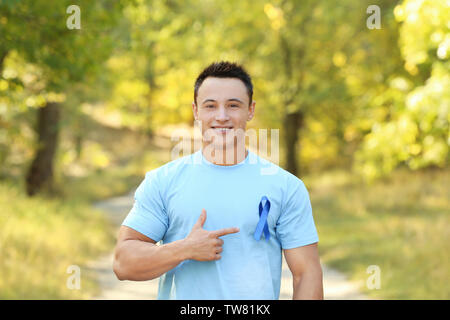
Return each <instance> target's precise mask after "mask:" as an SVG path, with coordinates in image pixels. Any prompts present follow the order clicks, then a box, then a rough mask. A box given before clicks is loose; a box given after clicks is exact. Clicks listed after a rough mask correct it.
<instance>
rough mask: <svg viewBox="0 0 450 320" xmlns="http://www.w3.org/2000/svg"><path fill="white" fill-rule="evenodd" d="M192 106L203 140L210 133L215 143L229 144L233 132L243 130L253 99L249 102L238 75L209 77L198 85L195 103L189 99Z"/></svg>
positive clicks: (253, 109) (248, 118) (251, 116)
mask: <svg viewBox="0 0 450 320" xmlns="http://www.w3.org/2000/svg"><path fill="white" fill-rule="evenodd" d="M192 109H193V111H194V118H195V120H198V121H201V124H202V136H203V137H204V138H205V139H206V140H209V138H210V137H213V138H212V139H214V144H215V145H216V146H219V145H218V144H219V143H220V144H221V145H223V146H224V147H225V146H230V147H232V146H233V145H234V134H233V133H236V134H238V132H239V131H240V130H238V129H241V130H242V131H241V132H243V133H245V128H246V124H247V121H249V120H251V119H252V118H253V114H254V111H255V102H253V101H252V103H251V104H250V105H249V96H248V93H247V88H246V86H245V84H244V83H243V82H242V81H241V80H240V79H238V78H213V77H209V78H206V79H205V80H204V81H203V83H202V84H201V86H200V88H199V89H198V93H197V104H195V103H192ZM228 130H230V131H228ZM205 133H206V134H205ZM214 136H216V137H218V138H219V139H217V138H216V137H214Z"/></svg>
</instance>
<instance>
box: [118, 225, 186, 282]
mask: <svg viewBox="0 0 450 320" xmlns="http://www.w3.org/2000/svg"><path fill="white" fill-rule="evenodd" d="M186 249H187V248H186V245H185V242H184V241H183V240H178V241H174V242H171V243H168V244H164V245H161V246H159V245H156V242H155V241H154V240H153V239H150V238H149V237H147V236H145V235H143V234H142V233H140V232H137V231H135V230H134V229H132V228H129V227H126V226H121V227H120V230H119V236H118V239H117V245H116V249H115V252H114V263H113V270H114V273H115V274H116V276H117V278H118V279H119V280H134V281H144V280H151V279H154V278H157V277H159V276H160V275H162V274H164V273H165V272H167V271H169V270H171V269H173V268H175V267H176V266H177V265H178V264H179V263H181V262H182V261H183V260H185V259H188V256H187V253H188V251H187V250H186Z"/></svg>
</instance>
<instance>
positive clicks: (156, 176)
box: [145, 154, 193, 182]
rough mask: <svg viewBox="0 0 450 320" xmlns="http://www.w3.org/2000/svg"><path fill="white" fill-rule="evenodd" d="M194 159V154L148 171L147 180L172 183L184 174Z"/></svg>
mask: <svg viewBox="0 0 450 320" xmlns="http://www.w3.org/2000/svg"><path fill="white" fill-rule="evenodd" d="M192 157H193V154H190V155H187V156H183V157H180V158H178V159H174V160H171V161H169V162H167V163H166V164H164V165H162V166H160V167H158V168H155V169H152V170H150V171H147V173H146V174H145V180H156V181H158V182H159V181H161V182H167V181H170V180H172V179H173V178H174V177H176V176H177V175H179V174H180V173H182V172H184V171H185V170H186V169H187V167H188V166H189V165H190V164H192Z"/></svg>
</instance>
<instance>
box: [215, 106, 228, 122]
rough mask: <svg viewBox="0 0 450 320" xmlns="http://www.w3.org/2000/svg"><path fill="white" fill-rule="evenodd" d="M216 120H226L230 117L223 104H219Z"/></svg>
mask: <svg viewBox="0 0 450 320" xmlns="http://www.w3.org/2000/svg"><path fill="white" fill-rule="evenodd" d="M215 118H216V121H228V120H229V119H230V118H229V116H228V113H227V108H225V106H219V108H217V112H216V117H215Z"/></svg>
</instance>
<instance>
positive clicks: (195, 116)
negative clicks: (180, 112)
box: [192, 101, 198, 120]
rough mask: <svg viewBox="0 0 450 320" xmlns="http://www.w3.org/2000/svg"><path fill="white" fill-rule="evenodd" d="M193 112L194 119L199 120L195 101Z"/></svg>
mask: <svg viewBox="0 0 450 320" xmlns="http://www.w3.org/2000/svg"><path fill="white" fill-rule="evenodd" d="M192 112H193V113H194V119H195V120H198V108H197V105H196V104H195V102H194V101H192Z"/></svg>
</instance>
